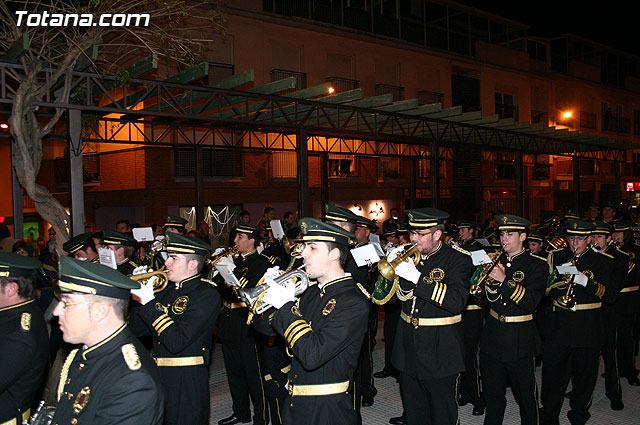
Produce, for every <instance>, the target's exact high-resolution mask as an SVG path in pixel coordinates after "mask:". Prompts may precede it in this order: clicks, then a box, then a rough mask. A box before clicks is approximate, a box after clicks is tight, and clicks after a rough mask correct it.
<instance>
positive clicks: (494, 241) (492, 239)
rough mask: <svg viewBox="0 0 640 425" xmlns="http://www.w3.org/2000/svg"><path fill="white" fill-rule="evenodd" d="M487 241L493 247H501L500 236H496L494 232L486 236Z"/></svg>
mask: <svg viewBox="0 0 640 425" xmlns="http://www.w3.org/2000/svg"><path fill="white" fill-rule="evenodd" d="M487 241H488V242H489V245H491V246H492V247H493V248H502V243H501V242H500V236H498V235H497V234H495V233H492V234H490V235H489V236H488V237H487Z"/></svg>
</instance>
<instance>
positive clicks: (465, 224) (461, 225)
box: [456, 220, 476, 229]
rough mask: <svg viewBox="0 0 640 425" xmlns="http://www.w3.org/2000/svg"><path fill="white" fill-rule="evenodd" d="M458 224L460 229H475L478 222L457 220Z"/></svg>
mask: <svg viewBox="0 0 640 425" xmlns="http://www.w3.org/2000/svg"><path fill="white" fill-rule="evenodd" d="M456 226H457V227H458V229H465V228H467V229H473V228H475V227H476V224H474V223H473V222H472V221H471V220H458V221H457V222H456Z"/></svg>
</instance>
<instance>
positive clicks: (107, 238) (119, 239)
mask: <svg viewBox="0 0 640 425" xmlns="http://www.w3.org/2000/svg"><path fill="white" fill-rule="evenodd" d="M102 244H103V245H123V246H126V245H128V246H135V245H136V240H135V239H133V238H132V237H131V236H129V235H127V234H126V233H122V232H116V231H115V230H105V231H104V235H103V236H102Z"/></svg>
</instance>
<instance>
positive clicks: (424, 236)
mask: <svg viewBox="0 0 640 425" xmlns="http://www.w3.org/2000/svg"><path fill="white" fill-rule="evenodd" d="M407 215H408V217H409V226H410V228H411V232H410V238H411V242H412V243H413V244H414V245H415V247H416V248H417V249H418V250H419V251H420V254H421V259H420V262H419V263H418V264H417V265H414V263H413V260H408V261H405V262H402V263H400V264H399V265H398V266H397V267H396V268H395V272H396V275H398V276H399V277H400V282H399V287H398V290H397V292H396V295H397V298H398V299H399V300H400V305H401V308H402V311H401V313H400V321H399V322H398V331H397V333H396V340H395V343H394V350H393V365H394V366H395V368H396V369H398V371H399V372H400V389H401V392H402V394H403V399H404V407H405V413H406V423H407V424H409V425H418V424H431V425H451V424H455V423H457V422H458V403H457V386H458V381H459V377H460V372H463V371H464V349H463V334H462V324H461V321H462V311H463V309H464V307H465V305H466V304H467V298H468V297H469V285H470V282H469V279H470V275H471V257H470V255H469V253H468V252H467V251H464V250H462V249H461V248H458V247H451V246H449V245H445V244H444V243H443V241H442V238H443V235H444V223H445V220H446V219H447V218H448V217H449V214H448V213H445V212H443V211H439V210H437V209H435V208H421V209H415V210H409V211H407Z"/></svg>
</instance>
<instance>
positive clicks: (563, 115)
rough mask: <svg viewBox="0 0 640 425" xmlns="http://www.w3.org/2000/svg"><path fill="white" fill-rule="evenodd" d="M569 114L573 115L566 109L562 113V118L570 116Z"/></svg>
mask: <svg viewBox="0 0 640 425" xmlns="http://www.w3.org/2000/svg"><path fill="white" fill-rule="evenodd" d="M571 116H573V113H572V112H571V111H567V112H565V113H564V114H562V118H571Z"/></svg>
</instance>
